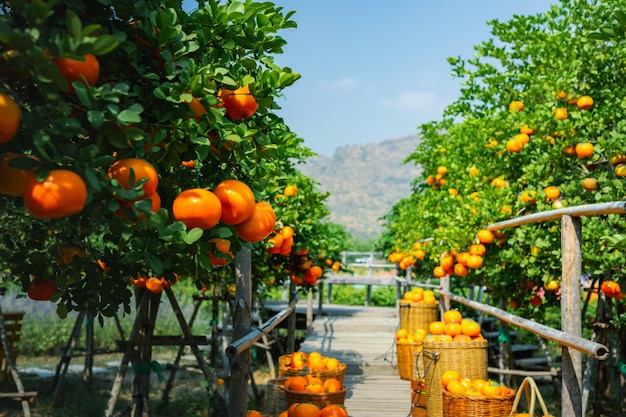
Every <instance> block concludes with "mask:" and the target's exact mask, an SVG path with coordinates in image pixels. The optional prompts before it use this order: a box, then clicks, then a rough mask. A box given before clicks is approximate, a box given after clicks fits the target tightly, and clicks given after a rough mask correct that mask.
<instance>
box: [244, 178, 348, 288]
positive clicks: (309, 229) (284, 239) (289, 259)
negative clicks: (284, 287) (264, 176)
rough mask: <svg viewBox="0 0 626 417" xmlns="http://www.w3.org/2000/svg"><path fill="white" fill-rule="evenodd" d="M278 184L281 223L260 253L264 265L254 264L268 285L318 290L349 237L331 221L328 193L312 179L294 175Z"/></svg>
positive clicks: (276, 199)
mask: <svg viewBox="0 0 626 417" xmlns="http://www.w3.org/2000/svg"><path fill="white" fill-rule="evenodd" d="M275 184H276V185H275V186H276V188H275V193H274V194H273V196H272V199H273V200H272V206H273V207H274V209H275V211H276V216H277V219H278V220H277V223H276V228H275V230H274V232H273V233H272V234H271V235H270V237H269V239H268V240H267V241H266V244H265V250H264V251H262V252H259V253H257V255H258V256H259V258H260V260H261V261H260V262H259V261H253V265H254V268H255V269H261V268H262V269H263V270H262V271H259V275H262V276H264V277H266V281H265V283H266V284H269V285H276V284H286V283H293V284H295V285H296V289H297V290H299V291H306V290H308V289H309V288H315V286H316V284H317V281H318V279H323V278H324V274H325V273H326V272H328V271H330V270H332V268H333V264H334V262H335V261H336V260H337V259H339V258H340V253H341V251H343V250H345V249H346V247H347V244H348V240H349V235H348V233H347V231H346V230H345V229H344V228H343V226H340V225H337V224H334V223H332V222H330V221H329V220H328V216H329V214H330V211H329V210H328V208H327V207H326V206H325V205H324V204H323V202H324V201H325V200H326V198H327V197H328V193H320V192H318V191H317V188H318V186H319V184H318V183H317V182H315V181H314V180H313V179H311V178H310V177H306V176H304V175H302V174H300V173H298V172H293V173H292V175H291V176H287V177H286V178H277V181H276V183H275ZM269 189H271V188H268V190H269ZM335 270H337V268H336V267H335Z"/></svg>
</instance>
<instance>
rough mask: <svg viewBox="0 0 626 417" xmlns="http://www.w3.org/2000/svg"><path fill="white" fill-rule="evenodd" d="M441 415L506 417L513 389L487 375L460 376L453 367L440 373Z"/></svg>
mask: <svg viewBox="0 0 626 417" xmlns="http://www.w3.org/2000/svg"><path fill="white" fill-rule="evenodd" d="M441 383H442V387H441V389H442V394H443V398H442V410H443V417H457V416H466V417H509V415H510V414H511V410H512V409H513V401H514V399H515V394H516V392H515V390H514V389H512V388H509V387H507V386H505V385H500V384H498V383H497V382H495V381H493V380H490V379H487V380H485V379H482V378H477V379H470V378H461V375H460V374H459V373H458V372H457V371H454V370H447V371H445V372H444V373H443V374H442V375H441Z"/></svg>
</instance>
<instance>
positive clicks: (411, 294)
mask: <svg viewBox="0 0 626 417" xmlns="http://www.w3.org/2000/svg"><path fill="white" fill-rule="evenodd" d="M402 298H403V299H404V300H405V301H410V302H412V303H420V302H422V303H427V304H437V303H438V302H439V301H437V298H436V297H435V292H434V291H431V290H425V289H423V288H420V287H413V288H411V290H410V291H407V292H405V293H404V295H403V296H402Z"/></svg>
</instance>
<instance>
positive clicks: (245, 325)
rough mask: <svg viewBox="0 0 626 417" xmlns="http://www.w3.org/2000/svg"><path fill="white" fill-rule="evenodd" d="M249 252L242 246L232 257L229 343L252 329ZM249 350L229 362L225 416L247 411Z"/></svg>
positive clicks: (235, 416)
mask: <svg viewBox="0 0 626 417" xmlns="http://www.w3.org/2000/svg"><path fill="white" fill-rule="evenodd" d="M251 269H252V265H251V254H250V249H248V248H246V247H242V248H241V250H240V251H239V252H238V253H237V255H236V256H235V285H236V292H235V308H234V313H233V340H238V339H240V338H242V337H244V336H245V335H247V334H248V333H250V329H251V328H252V283H251V277H250V275H251ZM249 369H250V349H246V350H244V351H243V352H241V353H240V354H239V355H237V356H236V357H235V358H233V359H232V361H231V363H230V384H229V397H228V401H229V402H228V404H229V413H228V415H229V416H230V417H245V416H246V414H247V410H248V380H249V375H248V372H249Z"/></svg>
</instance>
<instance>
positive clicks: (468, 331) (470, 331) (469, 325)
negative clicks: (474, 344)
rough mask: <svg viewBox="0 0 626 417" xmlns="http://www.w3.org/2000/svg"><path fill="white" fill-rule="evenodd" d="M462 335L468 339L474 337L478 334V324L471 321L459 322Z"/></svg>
mask: <svg viewBox="0 0 626 417" xmlns="http://www.w3.org/2000/svg"><path fill="white" fill-rule="evenodd" d="M461 328H462V330H463V334H464V335H466V336H469V337H476V336H478V335H479V334H480V324H478V323H477V322H476V321H474V320H471V319H463V320H461Z"/></svg>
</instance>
